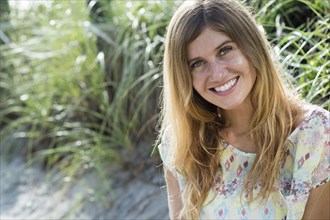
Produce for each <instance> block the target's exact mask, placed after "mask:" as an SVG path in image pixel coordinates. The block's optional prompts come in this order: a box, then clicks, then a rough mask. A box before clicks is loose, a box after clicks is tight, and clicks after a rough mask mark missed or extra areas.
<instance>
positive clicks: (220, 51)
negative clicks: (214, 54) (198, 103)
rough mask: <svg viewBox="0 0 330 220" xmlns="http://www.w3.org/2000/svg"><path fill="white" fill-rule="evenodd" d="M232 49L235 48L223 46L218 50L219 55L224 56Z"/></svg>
mask: <svg viewBox="0 0 330 220" xmlns="http://www.w3.org/2000/svg"><path fill="white" fill-rule="evenodd" d="M232 49H233V47H232V46H226V47H223V48H221V49H220V50H219V51H218V56H224V55H226V54H227V53H228V52H230V51H231V50H232Z"/></svg>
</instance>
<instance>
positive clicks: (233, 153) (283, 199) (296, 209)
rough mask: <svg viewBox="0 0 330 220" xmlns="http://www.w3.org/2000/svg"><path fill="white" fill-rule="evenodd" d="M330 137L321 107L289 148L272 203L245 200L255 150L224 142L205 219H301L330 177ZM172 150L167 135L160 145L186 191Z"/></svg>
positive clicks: (327, 117)
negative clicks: (314, 194)
mask: <svg viewBox="0 0 330 220" xmlns="http://www.w3.org/2000/svg"><path fill="white" fill-rule="evenodd" d="M329 136H330V115H329V112H328V111H326V110H324V109H321V108H319V107H316V108H315V109H314V110H313V111H312V113H311V114H310V115H309V116H308V117H307V118H306V119H305V120H304V121H303V122H302V123H301V124H300V125H299V126H298V127H297V128H296V129H295V130H294V131H293V133H292V134H291V135H290V136H289V138H288V139H289V141H290V142H291V143H292V145H290V146H288V147H287V149H286V151H285V155H286V156H285V162H284V163H283V165H282V167H281V168H280V185H279V186H278V187H276V188H275V190H274V192H273V193H272V194H271V195H270V197H269V199H268V200H267V201H266V202H263V203H261V202H260V201H255V200H254V201H253V202H252V203H250V205H249V204H247V203H246V202H245V200H244V199H242V200H241V191H242V186H243V182H244V180H245V179H246V177H247V174H248V172H249V171H250V169H251V166H252V164H253V161H254V159H255V154H254V153H245V152H243V151H241V150H238V149H236V148H235V147H233V146H232V145H230V144H227V143H224V146H225V149H224V151H223V153H222V155H221V158H220V163H221V168H219V170H218V172H217V174H216V176H215V179H214V183H213V186H212V189H211V190H210V192H209V194H208V197H207V198H206V201H205V202H204V205H203V207H202V210H201V215H200V219H301V218H302V216H303V214H304V210H305V206H306V203H307V199H308V196H309V191H310V190H311V189H313V188H315V187H318V186H320V185H322V184H324V183H326V182H328V181H329V180H330V140H329ZM168 149H169V148H168V141H166V140H163V142H162V145H160V146H159V150H160V155H161V158H162V160H163V162H164V164H165V165H166V166H167V167H168V169H169V170H170V171H171V172H172V173H173V174H174V175H175V176H176V177H177V178H178V180H179V185H180V189H181V191H183V189H184V185H185V182H184V179H183V177H182V176H181V175H180V174H178V173H177V172H176V171H175V170H174V168H173V166H172V161H173V160H172V159H173V157H172V156H171V155H172V154H171V152H169V151H168ZM220 169H221V170H220ZM220 173H222V178H220ZM258 190H260V186H258V187H256V188H255V189H254V193H253V194H254V195H256V192H257V191H258ZM242 198H243V196H242Z"/></svg>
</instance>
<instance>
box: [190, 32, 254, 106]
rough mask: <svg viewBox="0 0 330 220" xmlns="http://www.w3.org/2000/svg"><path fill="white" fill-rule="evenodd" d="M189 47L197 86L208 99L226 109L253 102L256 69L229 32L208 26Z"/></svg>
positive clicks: (195, 87) (195, 85)
mask: <svg viewBox="0 0 330 220" xmlns="http://www.w3.org/2000/svg"><path fill="white" fill-rule="evenodd" d="M187 51H188V60H189V61H188V63H189V66H190V68H191V73H192V81H193V87H194V89H195V90H196V91H197V92H198V93H199V94H200V95H201V96H202V97H203V98H204V99H205V100H207V101H208V102H210V103H212V104H213V105H215V106H218V107H219V108H221V109H225V110H231V109H238V108H239V106H244V102H250V99H249V98H247V97H248V95H249V92H250V90H251V88H252V86H253V84H254V82H255V78H256V73H255V70H254V68H253V67H252V66H250V63H249V62H248V60H247V59H246V58H245V56H244V55H243V54H242V52H241V51H240V49H239V48H238V47H237V45H236V44H235V43H234V42H233V41H232V40H231V39H230V38H229V37H228V36H227V35H226V34H225V33H222V32H217V31H214V30H212V29H210V28H206V29H205V30H204V31H203V32H202V33H201V34H200V35H199V36H198V37H197V38H196V39H195V40H194V41H193V42H192V43H190V44H189V45H188V48H187Z"/></svg>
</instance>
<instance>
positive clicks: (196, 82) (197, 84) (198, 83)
mask: <svg viewBox="0 0 330 220" xmlns="http://www.w3.org/2000/svg"><path fill="white" fill-rule="evenodd" d="M204 81H205V79H203V77H201V76H200V75H199V74H196V75H193V76H192V83H193V87H194V89H195V90H197V91H199V90H201V89H202V86H203V84H204Z"/></svg>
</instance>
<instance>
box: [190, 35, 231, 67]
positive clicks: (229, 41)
mask: <svg viewBox="0 0 330 220" xmlns="http://www.w3.org/2000/svg"><path fill="white" fill-rule="evenodd" d="M232 42H234V41H232V40H229V39H228V40H225V41H224V42H222V43H221V44H220V45H219V46H217V47H216V48H215V49H214V50H215V51H217V50H219V49H220V48H221V47H223V46H224V45H226V44H228V43H232ZM197 59H199V57H195V58H193V59H190V60H188V64H189V63H191V62H193V61H194V60H197Z"/></svg>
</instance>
